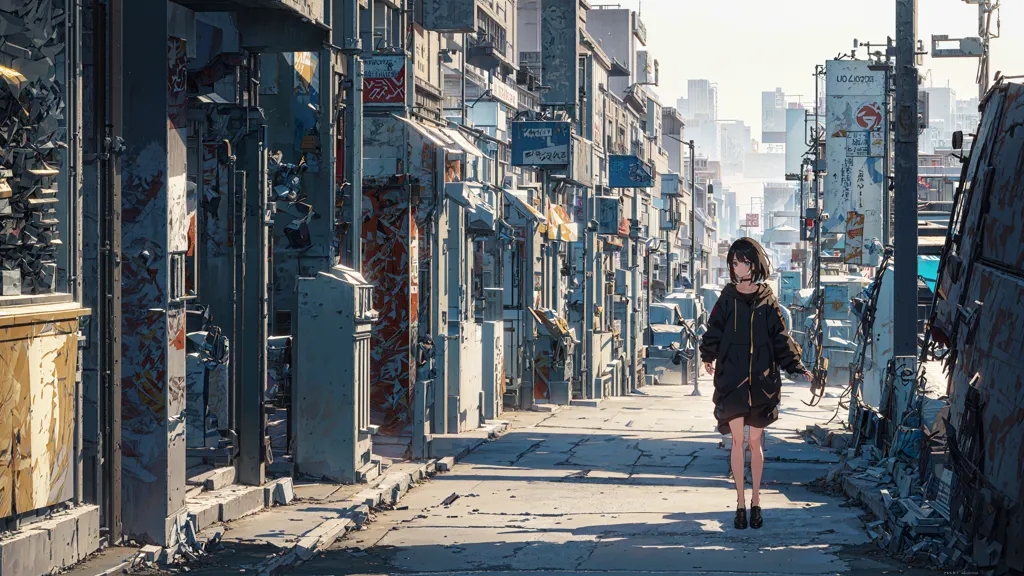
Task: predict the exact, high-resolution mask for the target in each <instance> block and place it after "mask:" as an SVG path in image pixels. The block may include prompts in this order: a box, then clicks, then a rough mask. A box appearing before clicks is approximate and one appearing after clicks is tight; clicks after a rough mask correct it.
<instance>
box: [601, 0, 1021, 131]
mask: <svg viewBox="0 0 1024 576" xmlns="http://www.w3.org/2000/svg"><path fill="white" fill-rule="evenodd" d="M605 3H606V2H602V1H597V2H595V4H605ZM614 3H617V4H620V5H621V6H622V7H624V8H626V7H628V8H633V9H636V8H637V7H638V4H640V8H641V19H642V20H643V21H644V24H645V25H646V26H647V38H648V40H647V49H648V50H650V51H651V53H652V54H653V56H654V57H655V58H656V59H657V60H658V61H659V63H660V66H661V78H660V80H661V85H660V86H659V87H657V88H656V89H655V91H656V92H657V94H658V95H659V97H660V100H661V101H662V104H664V105H665V106H674V105H675V102H676V99H677V98H679V97H681V96H685V95H686V81H687V80H688V79H691V78H706V79H708V80H711V81H712V82H717V83H718V108H719V117H720V118H722V119H733V120H743V121H744V122H746V123H747V125H748V126H751V128H752V130H751V133H752V136H754V137H755V138H758V139H760V129H761V92H762V91H768V90H774V89H775V88H777V87H778V88H782V90H783V91H784V92H785V93H786V95H787V97H789V96H790V95H803V98H801V100H805V101H807V102H808V103H810V102H812V101H813V99H814V78H813V76H812V75H813V73H814V65H815V64H823V63H824V62H825V61H826V60H829V59H832V58H834V57H835V56H836V55H837V54H839V53H848V52H849V51H850V50H851V49H852V48H853V39H854V38H857V39H858V40H860V41H861V42H862V43H863V42H869V41H870V42H877V43H881V44H884V43H885V39H886V37H887V36H893V37H895V31H896V24H895V22H896V7H895V6H896V2H895V0H853V1H840V0H614ZM641 3H642V4H641ZM1003 4H1004V7H1003V10H1002V37H1001V38H998V39H996V40H993V41H992V63H991V72H992V76H994V75H995V72H996V71H997V70H1002V71H1003V73H1004V74H1005V75H1008V76H1010V75H1016V74H1024V0H1006V1H1004V2H1003ZM918 12H919V14H918V38H920V39H921V40H923V41H924V43H925V48H926V50H930V49H931V35H932V34H946V35H949V36H951V37H964V36H977V35H978V9H977V6H974V5H968V4H966V3H965V2H964V1H963V0H920V1H919V3H918ZM994 22H995V18H993V27H994V26H995V24H994ZM864 54H865V50H864V49H863V48H861V49H860V50H858V57H862V56H863V55H864ZM929 70H931V76H930V77H929V80H927V81H926V82H925V84H924V86H929V85H934V86H936V87H938V86H946V85H947V82H948V83H949V85H950V86H952V87H953V88H954V89H955V90H956V93H957V98H960V99H966V98H970V97H973V96H976V95H977V91H978V89H977V84H976V83H975V76H976V73H977V59H974V58H965V59H942V60H938V59H933V58H931V57H925V63H924V66H923V67H921V73H922V74H925V73H927V72H928V71H929Z"/></svg>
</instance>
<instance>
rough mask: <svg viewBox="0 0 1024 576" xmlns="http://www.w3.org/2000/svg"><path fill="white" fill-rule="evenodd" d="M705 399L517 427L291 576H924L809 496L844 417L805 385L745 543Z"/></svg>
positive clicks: (619, 405)
mask: <svg viewBox="0 0 1024 576" xmlns="http://www.w3.org/2000/svg"><path fill="white" fill-rule="evenodd" d="M701 387H702V390H703V392H704V395H703V396H701V397H692V396H689V395H688V394H689V393H690V392H691V390H692V387H690V386H659V387H648V388H645V389H643V391H642V392H641V393H640V394H637V395H633V396H629V397H624V398H613V399H608V400H605V401H604V402H603V403H601V404H600V406H599V407H597V408H584V407H573V408H569V409H566V410H563V411H561V412H558V413H555V414H538V413H514V414H512V415H507V416H510V419H511V420H513V422H514V429H513V430H511V431H510V432H509V433H507V434H506V435H505V436H503V437H502V438H500V439H499V440H497V441H494V442H491V443H488V444H485V445H484V446H482V447H481V448H479V449H477V450H476V451H475V452H474V453H472V454H471V455H470V456H469V457H467V458H466V459H465V460H463V461H462V462H461V463H460V464H459V465H458V466H457V467H456V468H455V470H454V472H451V473H448V474H445V475H440V476H437V477H435V478H434V479H433V480H431V481H429V482H427V483H425V484H424V485H422V486H420V487H418V488H416V489H414V490H413V491H412V492H410V493H409V494H408V495H407V496H406V497H405V498H404V499H403V500H402V502H401V506H399V508H398V509H396V510H393V511H389V512H386V513H381V514H379V515H377V517H376V521H375V522H373V523H371V524H369V525H368V527H367V528H366V529H365V530H363V531H360V532H356V533H353V534H350V535H349V536H348V537H347V538H346V539H344V540H341V541H338V542H337V543H335V545H334V546H333V547H332V548H331V549H330V550H329V551H327V552H326V553H324V554H321V555H319V556H318V557H315V558H313V559H311V560H310V561H308V562H306V563H305V564H303V565H302V566H300V567H298V568H297V569H296V570H295V571H293V572H292V573H294V574H307V575H326V574H365V575H376V574H452V575H455V574H459V575H477V574H488V575H491V576H498V575H505V574H508V575H512V574H515V575H517V576H527V575H529V576H535V575H536V576H539V575H546V574H567V573H568V574H587V573H601V574H650V575H661V574H664V575H670V574H672V575H682V574H772V575H776V574H865V575H867V574H884V573H890V574H891V573H906V574H913V573H915V572H912V571H902V570H900V566H899V565H898V564H897V563H895V562H893V561H891V560H889V559H887V558H885V557H884V556H881V555H879V554H877V548H876V547H875V546H874V545H873V544H870V543H869V542H868V540H867V538H866V537H865V532H864V529H863V522H862V521H861V520H860V518H859V516H860V515H861V514H862V511H861V510H860V509H859V508H857V507H851V506H849V505H848V504H846V503H845V499H842V498H839V497H835V496H831V495H827V494H824V493H821V492H820V491H816V490H815V489H813V488H812V487H810V486H808V484H809V483H810V482H811V481H812V480H814V479H815V478H816V477H818V476H821V475H823V474H824V473H825V472H826V471H827V470H828V468H829V467H830V466H832V465H834V463H836V462H838V460H839V459H838V457H837V456H836V455H835V454H832V453H829V452H827V451H825V450H823V449H821V448H818V447H817V446H813V445H810V444H807V443H805V441H804V440H803V439H802V438H801V437H800V436H799V435H798V434H797V433H796V431H797V430H800V429H803V428H804V427H805V426H806V425H807V424H812V423H815V422H819V421H826V420H828V419H829V418H830V417H831V416H832V413H833V410H834V407H835V404H834V402H835V400H834V399H826V400H825V401H823V402H822V405H821V406H820V407H818V408H808V407H806V406H804V405H803V404H802V403H801V402H800V399H801V398H806V397H808V394H807V391H806V389H805V388H806V384H802V383H799V384H792V383H791V384H788V385H787V386H786V387H785V389H784V404H783V406H784V409H785V410H784V416H783V417H782V419H780V421H779V422H778V423H777V425H776V426H775V428H774V429H771V431H770V433H769V434H767V442H766V445H767V454H766V460H767V463H766V469H765V487H764V490H763V492H762V506H763V507H764V508H765V512H764V515H765V525H764V528H762V529H761V530H753V529H747V530H744V531H738V530H735V529H734V528H733V527H732V520H733V515H734V509H735V492H734V488H733V486H732V483H731V480H730V479H729V478H728V477H727V474H728V451H727V450H726V449H725V448H723V447H722V446H721V444H720V443H721V442H722V440H723V437H721V436H720V435H719V434H718V433H717V432H715V431H714V420H713V418H712V416H711V414H712V410H711V399H710V394H711V389H712V386H711V382H710V381H709V380H708V379H706V378H704V379H702V384H701ZM832 392H833V393H838V392H839V390H833V391H832ZM724 440H726V442H728V438H724ZM453 496H457V498H456V499H454V501H452V502H451V503H450V505H448V506H445V505H443V502H444V501H445V500H446V499H448V500H449V501H451V499H452V497H453ZM749 497H750V493H749V489H748V492H747V498H748V502H749ZM919 573H920V574H926V573H929V572H925V571H922V572H919Z"/></svg>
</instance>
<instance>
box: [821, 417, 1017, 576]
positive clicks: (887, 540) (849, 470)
mask: <svg viewBox="0 0 1024 576" xmlns="http://www.w3.org/2000/svg"><path fill="white" fill-rule="evenodd" d="M805 438H807V440H808V442H811V443H814V444H819V445H821V446H826V447H831V446H830V445H831V443H832V442H833V441H835V439H841V440H839V442H838V443H837V446H836V448H834V450H835V451H837V452H838V453H839V454H840V456H841V461H840V462H839V463H838V464H836V465H835V466H833V467H832V468H831V469H830V470H829V471H828V473H827V474H826V475H825V476H823V477H821V478H819V479H817V480H816V481H815V482H814V485H816V486H819V487H822V488H825V489H826V490H828V491H830V492H832V493H845V494H846V495H847V496H848V497H849V498H850V499H851V502H853V503H857V504H860V505H861V506H863V507H865V508H867V509H869V510H871V511H872V512H873V513H874V515H875V517H876V518H877V520H874V521H871V522H867V523H866V524H865V530H866V532H867V535H868V537H869V538H870V539H871V541H872V542H874V543H875V544H876V545H877V546H878V547H879V548H880V549H882V550H884V551H886V552H887V553H888V554H889V555H891V556H892V557H894V558H897V559H899V560H902V561H905V562H908V563H913V564H917V565H930V566H931V567H933V568H935V569H938V570H942V571H961V570H974V569H975V568H976V566H977V565H978V564H977V563H976V562H975V558H977V552H975V553H974V554H970V553H969V551H970V550H971V546H970V542H968V540H967V538H966V537H965V536H964V535H962V534H958V533H957V532H956V531H955V530H954V529H953V527H952V526H951V524H950V518H949V512H948V508H946V507H945V506H943V505H942V504H941V503H939V502H937V501H931V500H928V499H926V498H925V488H924V486H922V483H921V480H920V478H919V477H918V475H917V473H916V471H915V470H916V467H915V466H914V465H913V464H912V463H910V462H905V461H903V460H901V459H899V458H897V457H889V458H885V457H883V453H882V451H881V450H880V449H879V448H878V447H876V446H871V445H865V446H861V447H860V449H859V450H858V449H856V448H848V447H847V446H848V444H849V442H848V439H847V438H845V437H844V435H843V434H841V433H836V431H835V430H826V429H823V428H822V427H820V426H808V429H807V432H806V435H805ZM858 452H859V453H858ZM990 552H991V554H990V555H996V556H997V555H998V554H999V552H1000V551H999V550H995V551H990Z"/></svg>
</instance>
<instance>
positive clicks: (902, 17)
mask: <svg viewBox="0 0 1024 576" xmlns="http://www.w3.org/2000/svg"><path fill="white" fill-rule="evenodd" d="M916 38H917V0H897V3H896V65H897V66H898V69H897V75H896V108H897V120H896V199H895V202H894V212H895V217H896V223H897V224H898V225H897V226H896V230H895V238H894V248H895V260H896V269H895V275H894V281H895V285H894V292H895V298H896V300H895V305H894V318H893V320H894V324H895V325H894V342H893V343H894V350H893V355H894V356H897V357H899V356H917V144H918V135H917V126H918V121H917V113H918V112H917V85H918V73H917V67H916V66H915V59H916V53H915V52H916V45H917V40H916Z"/></svg>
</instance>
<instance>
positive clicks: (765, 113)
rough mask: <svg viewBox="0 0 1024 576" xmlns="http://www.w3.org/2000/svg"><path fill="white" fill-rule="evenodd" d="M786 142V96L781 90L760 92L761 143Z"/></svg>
mask: <svg viewBox="0 0 1024 576" xmlns="http://www.w3.org/2000/svg"><path fill="white" fill-rule="evenodd" d="M785 142H786V94H785V93H784V92H783V91H782V88H776V89H775V91H774V92H761V143H762V144H784V143H785Z"/></svg>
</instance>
